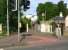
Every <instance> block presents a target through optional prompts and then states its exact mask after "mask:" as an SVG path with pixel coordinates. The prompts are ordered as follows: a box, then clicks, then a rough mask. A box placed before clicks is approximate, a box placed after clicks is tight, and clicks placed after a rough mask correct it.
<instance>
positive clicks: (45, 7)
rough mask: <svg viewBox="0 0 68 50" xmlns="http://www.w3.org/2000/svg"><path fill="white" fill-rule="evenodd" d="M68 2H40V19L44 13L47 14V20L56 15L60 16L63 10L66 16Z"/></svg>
mask: <svg viewBox="0 0 68 50" xmlns="http://www.w3.org/2000/svg"><path fill="white" fill-rule="evenodd" d="M66 6H67V4H66V3H64V1H60V2H58V3H57V4H54V3H52V2H46V3H44V4H43V3H40V4H39V5H38V7H37V15H38V16H39V17H38V18H39V20H42V18H43V16H42V13H44V15H45V20H49V19H51V18H53V17H55V16H59V13H60V12H62V13H63V15H64V16H66V15H67V8H66Z"/></svg>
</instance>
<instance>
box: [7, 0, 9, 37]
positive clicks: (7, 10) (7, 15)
mask: <svg viewBox="0 0 68 50" xmlns="http://www.w3.org/2000/svg"><path fill="white" fill-rule="evenodd" d="M7 35H8V36H9V14H8V0H7Z"/></svg>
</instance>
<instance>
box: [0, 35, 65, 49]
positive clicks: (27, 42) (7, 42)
mask: <svg viewBox="0 0 68 50" xmlns="http://www.w3.org/2000/svg"><path fill="white" fill-rule="evenodd" d="M20 38H21V37H20ZM60 41H64V40H58V39H57V38H56V37H54V36H39V35H31V36H26V38H25V39H23V40H22V41H21V42H19V41H18V35H17V34H14V35H11V36H7V37H4V38H1V39H0V48H4V47H12V46H25V47H26V46H27V47H32V46H39V45H44V44H46V45H48V44H55V43H58V42H60Z"/></svg>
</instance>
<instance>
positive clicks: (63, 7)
mask: <svg viewBox="0 0 68 50" xmlns="http://www.w3.org/2000/svg"><path fill="white" fill-rule="evenodd" d="M57 6H58V9H57V12H58V13H59V12H63V15H64V16H66V15H67V14H66V10H67V8H66V7H67V5H66V3H64V1H60V2H58V4H57Z"/></svg>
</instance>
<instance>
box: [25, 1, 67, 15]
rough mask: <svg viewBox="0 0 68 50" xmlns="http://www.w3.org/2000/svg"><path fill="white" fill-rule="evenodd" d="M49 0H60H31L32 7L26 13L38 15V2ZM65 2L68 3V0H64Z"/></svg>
mask: <svg viewBox="0 0 68 50" xmlns="http://www.w3.org/2000/svg"><path fill="white" fill-rule="evenodd" d="M48 1H50V2H53V3H57V2H59V1H60V0H30V9H29V10H27V11H26V12H25V13H24V14H25V15H29V14H32V15H36V8H37V6H38V4H39V3H45V2H48ZM64 2H65V3H67V4H68V0H64Z"/></svg>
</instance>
